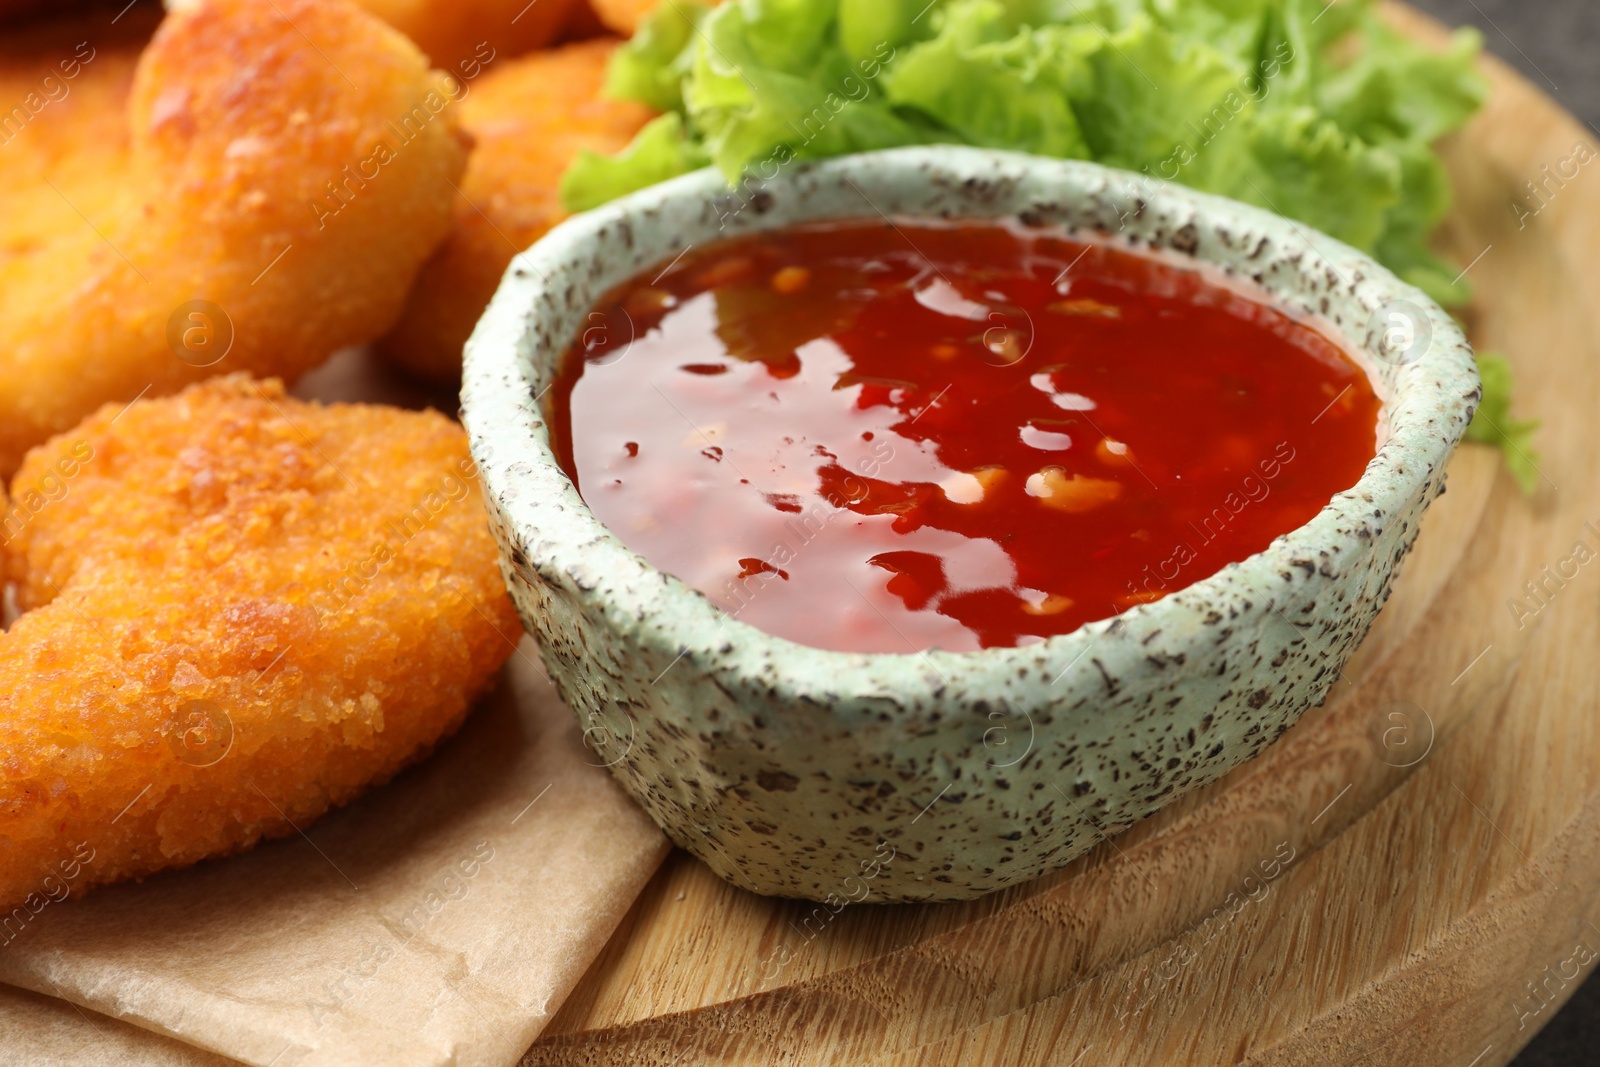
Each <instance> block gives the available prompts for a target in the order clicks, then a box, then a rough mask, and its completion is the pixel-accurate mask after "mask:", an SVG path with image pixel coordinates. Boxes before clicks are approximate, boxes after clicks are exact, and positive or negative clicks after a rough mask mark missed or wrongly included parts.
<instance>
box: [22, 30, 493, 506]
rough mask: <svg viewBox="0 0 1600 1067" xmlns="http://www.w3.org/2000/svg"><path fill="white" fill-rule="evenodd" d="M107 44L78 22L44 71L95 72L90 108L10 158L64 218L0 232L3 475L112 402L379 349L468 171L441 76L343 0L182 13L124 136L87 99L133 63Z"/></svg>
mask: <svg viewBox="0 0 1600 1067" xmlns="http://www.w3.org/2000/svg"><path fill="white" fill-rule="evenodd" d="M89 18H91V16H85V19H89ZM103 22H104V17H100V18H99V23H103ZM99 23H94V24H93V25H98V24H99ZM96 39H98V33H97V32H96V33H87V35H86V36H79V31H77V29H76V28H75V27H71V26H69V27H66V28H64V29H63V31H62V32H61V36H60V38H59V46H58V47H56V48H55V49H53V50H52V51H51V52H50V53H47V55H46V59H47V61H54V60H55V59H56V55H55V53H59V58H60V59H67V58H77V59H78V60H79V62H80V64H81V73H80V74H79V75H78V78H77V79H76V80H75V81H74V83H73V84H72V86H71V89H72V90H73V91H76V92H77V93H78V94H79V97H78V98H74V96H73V95H71V93H69V94H68V95H67V96H66V97H65V98H64V99H62V100H61V101H59V103H54V104H51V105H50V107H47V108H45V109H43V110H41V111H40V112H39V113H38V115H37V116H36V117H34V118H33V119H32V120H31V121H30V122H29V123H27V125H25V126H24V127H23V128H21V129H20V130H18V131H17V134H16V136H15V137H13V138H12V139H11V140H10V141H9V143H7V144H6V145H5V151H4V152H3V153H0V181H3V182H4V183H5V185H6V186H7V189H8V195H12V194H13V190H20V191H21V192H22V195H23V196H24V197H26V198H27V200H28V202H31V203H43V204H50V205H52V208H51V210H50V211H49V212H48V215H47V220H48V224H47V225H46V226H41V225H40V224H39V223H38V222H37V221H35V220H33V219H30V218H24V217H21V216H20V215H19V214H18V213H13V212H7V213H6V215H5V218H4V220H3V221H0V473H7V474H8V473H10V472H11V471H13V470H15V469H16V466H17V463H18V462H19V461H20V460H21V458H22V454H23V452H24V451H26V450H27V449H28V448H29V447H31V446H32V445H35V444H38V443H39V442H40V441H42V440H44V439H45V438H46V437H48V436H50V435H51V434H52V433H58V432H61V431H63V430H66V429H69V428H70V427H71V426H73V425H74V424H75V423H77V422H78V420H79V419H81V418H83V417H84V416H85V415H87V414H88V413H89V412H91V411H93V410H94V409H95V408H96V407H98V406H99V405H100V404H102V403H105V402H107V401H112V400H117V399H122V400H123V401H124V402H126V401H127V400H130V399H132V398H133V397H134V396H136V395H140V394H141V393H146V392H148V394H149V395H160V394H163V393H170V392H173V391H175V390H177V389H180V388H182V387H183V386H184V385H185V384H188V383H190V382H193V381H196V380H199V379H201V378H204V377H208V376H210V375H213V374H216V373H218V371H219V370H247V371H251V372H254V373H262V374H274V375H282V376H286V377H291V378H292V377H297V376H298V375H300V374H302V373H303V372H305V371H307V370H309V369H310V368H312V367H314V366H316V365H317V364H318V363H321V362H322V361H323V360H325V359H326V358H327V357H328V356H329V355H330V354H331V353H333V352H334V351H335V350H337V349H339V348H342V347H344V346H347V345H352V344H359V343H362V342H365V341H369V340H372V339H373V338H375V337H377V336H379V335H381V334H383V333H384V332H385V331H386V330H388V328H389V327H390V325H391V324H392V323H393V322H394V319H395V317H396V315H397V314H398V313H399V311H400V306H401V303H402V301H403V300H404V299H405V293H406V290H407V288H408V287H409V286H410V283H411V280H412V278H413V277H414V275H415V274H416V271H417V268H418V267H419V266H421V264H422V262H423V261H424V260H425V259H426V258H427V257H428V255H429V254H430V253H431V252H432V251H433V249H434V248H435V246H437V245H438V243H439V241H440V240H441V239H442V238H443V237H444V235H445V233H446V231H447V230H448V229H449V227H450V224H451V213H450V212H451V204H452V203H453V200H454V197H455V183H456V181H457V180H458V179H459V178H460V176H461V173H462V171H463V169H464V167H465V165H466V151H467V146H466V141H465V139H464V138H463V136H462V135H461V132H460V130H459V128H458V127H457V124H456V118H455V114H454V111H453V110H452V108H451V107H450V106H449V90H448V85H447V83H446V81H445V80H444V76H443V75H441V74H439V73H437V72H433V71H430V70H429V68H428V65H427V63H426V61H425V60H424V59H423V57H422V55H421V53H420V52H418V50H417V48H416V47H415V46H414V45H413V44H411V42H409V41H407V40H406V39H405V38H404V37H402V36H401V35H400V34H399V33H397V32H395V31H394V30H392V29H390V28H389V27H388V26H386V25H384V24H383V23H382V22H380V21H378V20H377V19H375V18H373V17H372V16H371V15H368V14H367V13H366V12H364V11H362V10H360V9H358V8H356V7H354V6H352V5H350V4H347V3H344V2H342V0H333V2H319V0H276V2H275V3H271V4H262V3H258V2H255V0H208V2H206V3H202V4H199V5H197V6H195V7H193V8H192V9H189V10H185V11H182V12H177V13H174V14H171V15H169V16H168V17H167V19H166V20H165V21H164V22H163V23H162V25H161V28H160V30H159V31H157V33H156V35H155V38H154V39H153V40H152V41H151V43H150V45H149V47H148V48H147V49H146V50H145V51H144V53H143V55H142V56H141V57H140V59H139V61H138V67H137V70H136V72H135V73H134V75H133V80H132V86H131V90H130V95H129V97H128V99H127V102H126V112H125V115H124V119H123V121H124V122H125V124H126V134H125V137H124V138H123V139H121V142H122V143H121V144H120V145H118V144H113V145H111V146H107V145H106V143H105V138H104V137H103V131H104V129H105V126H106V124H107V121H108V116H107V114H106V112H105V109H104V108H103V107H100V108H97V107H94V106H87V105H90V104H91V101H90V100H89V99H85V98H84V97H86V96H87V95H88V94H86V93H85V90H87V89H90V88H92V87H93V88H95V89H96V91H98V92H101V94H102V95H105V93H106V92H107V91H109V90H110V89H112V88H114V87H115V85H117V84H119V82H118V81H117V80H116V79H117V78H118V77H119V74H118V72H119V71H120V70H122V69H123V68H122V66H121V64H120V63H119V62H118V61H117V59H116V54H115V53H114V52H112V50H110V49H108V53H111V54H108V55H107V56H105V57H103V58H104V59H105V60H106V61H107V62H105V63H104V65H100V64H101V62H102V57H101V56H99V55H98V54H96V55H95V56H94V57H93V58H92V59H89V60H88V61H86V62H85V61H84V59H83V56H81V55H77V54H76V52H75V50H76V48H77V42H78V41H79V40H84V41H86V42H87V47H88V48H89V49H90V50H94V49H95V48H96V45H95V44H94V41H95V40H96ZM102 71H104V72H105V79H106V81H105V82H104V83H102V80H101V72H102ZM51 108H54V109H55V110H54V111H52V110H51ZM80 153H81V156H82V158H79V156H80ZM202 302H203V303H202ZM196 316H198V317H196Z"/></svg>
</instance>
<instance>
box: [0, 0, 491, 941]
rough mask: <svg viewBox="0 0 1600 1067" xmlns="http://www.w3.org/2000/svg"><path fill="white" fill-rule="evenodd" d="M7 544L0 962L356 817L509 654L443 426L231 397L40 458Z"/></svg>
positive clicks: (12, 517) (123, 423)
mask: <svg viewBox="0 0 1600 1067" xmlns="http://www.w3.org/2000/svg"><path fill="white" fill-rule="evenodd" d="M279 2H280V3H281V2H282V0H279ZM0 537H3V538H4V540H5V548H4V552H5V553H6V557H7V560H8V566H9V570H10V574H11V577H12V579H13V580H14V581H15V582H16V583H17V598H18V602H19V606H20V607H21V608H22V609H23V611H24V613H23V614H22V615H21V616H20V618H18V619H17V621H16V622H15V623H14V624H13V626H12V627H11V629H10V630H9V631H7V632H6V633H4V634H0V942H3V941H4V940H7V939H8V937H7V933H8V931H7V928H6V926H5V922H4V920H5V919H6V918H7V917H8V913H9V915H10V916H14V915H15V914H16V911H14V910H13V909H17V910H20V911H36V910H37V909H38V908H39V907H42V906H43V904H42V903H41V901H44V900H46V899H61V898H64V897H65V896H67V895H77V894H80V893H82V892H84V891H85V890H87V889H88V888H89V887H91V886H95V885H101V884H105V883H108V882H114V881H117V880H119V879H125V878H130V877H141V876H144V875H148V874H151V873H153V872H156V871H161V870H166V869H169V868H174V867H182V866H186V865H188V864H192V863H194V862H196V861H198V860H201V859H204V858H206V857H210V856H221V855H225V854H227V853H231V852H237V851H239V850H241V849H246V848H249V847H250V846H252V845H254V844H255V843H256V842H258V841H260V840H261V839H263V838H271V837H278V836H282V835H285V834H289V833H293V832H294V831H295V829H296V828H297V827H298V828H304V827H305V825H306V824H307V823H308V822H309V821H311V820H313V819H315V818H317V817H318V816H319V815H321V814H323V813H324V812H325V811H327V810H328V809H329V808H330V807H334V806H337V805H341V804H345V803H347V802H349V801H350V800H352V799H353V798H355V797H356V796H357V795H358V794H360V793H361V792H362V791H363V790H365V789H367V788H368V787H369V786H372V785H374V784H375V783H378V782H382V781H384V780H386V779H388V778H389V777H391V776H392V775H394V774H395V773H396V772H397V771H399V770H400V769H401V768H403V767H405V766H406V765H407V764H409V763H412V762H414V761H415V760H417V759H419V758H421V757H422V756H423V755H425V754H426V753H427V752H428V751H429V750H430V749H431V748H432V746H433V745H435V744H436V743H437V742H438V741H439V740H440V739H441V738H442V737H445V736H446V735H448V734H450V733H451V732H452V731H454V730H455V729H456V728H457V726H459V725H460V723H461V721H462V719H463V718H464V716H465V715H466V713H467V710H468V707H469V705H470V704H471V703H472V701H473V700H474V698H475V697H476V696H477V695H478V694H479V693H480V692H482V691H483V689H484V688H485V687H486V686H487V685H488V684H489V682H490V680H491V679H492V677H493V676H494V674H495V672H496V671H497V670H498V669H499V667H500V665H501V664H502V663H503V662H504V661H505V659H506V658H507V656H508V655H509V654H510V653H511V651H512V650H513V647H514V646H513V644H512V641H513V640H514V639H515V638H517V637H519V636H520V635H521V628H520V626H519V625H518V622H517V617H516V614H515V613H514V611H513V609H512V607H511V604H510V601H509V599H508V597H507V595H506V591H505V586H504V584H503V582H502V579H501V575H500V570H499V565H498V561H497V557H498V553H497V550H496V547H495V543H494V540H493V538H492V537H491V536H490V532H489V529H488V524H487V520H486V518H485V514H484V509H483V503H482V499H481V497H480V495H479V490H478V487H477V484H476V468H475V467H474V465H473V463H472V460H471V458H470V457H469V455H468V452H467V443H466V437H465V435H464V434H463V432H462V431H461V429H460V427H458V426H457V425H456V424H455V423H453V422H452V421H450V420H449V419H447V418H445V417H444V416H442V415H439V414H436V413H434V412H424V413H416V412H408V411H402V410H399V409H395V408H385V407H374V406H366V405H343V404H339V405H330V406H321V405H318V404H312V403H306V402H301V401H298V400H293V399H290V398H288V397H286V396H285V395H284V392H283V387H282V385H281V384H280V383H278V382H275V381H267V382H257V381H255V380H253V379H250V378H248V377H246V376H244V375H230V376H227V377H224V378H217V379H213V380H211V381H209V382H206V383H202V384H200V385H196V386H193V387H191V388H189V389H187V390H185V391H184V392H182V393H180V394H179V395H177V396H174V397H169V398H165V399H161V400H147V401H141V402H140V403H137V404H135V405H133V407H131V408H129V409H127V410H126V411H123V410H122V409H121V408H120V406H113V405H108V406H106V407H105V408H104V409H102V410H101V411H100V412H99V413H97V414H95V415H94V416H92V417H91V418H89V419H88V420H86V421H85V422H84V423H83V424H82V425H80V426H78V427H77V428H76V429H74V430H72V431H70V432H68V433H66V434H64V435H61V436H59V437H56V438H54V439H53V440H51V441H49V442H47V443H46V444H44V445H42V446H40V447H39V448H36V449H34V450H33V451H32V452H31V453H30V454H29V456H28V459H27V461H26V463H24V465H23V468H22V470H21V471H20V472H19V473H18V475H17V477H16V479H15V481H14V483H13V486H12V493H11V501H10V503H9V505H8V510H7V511H6V513H5V514H4V515H3V516H0ZM86 856H87V857H91V858H90V859H85V857H86ZM26 919H27V916H26V915H24V916H23V917H22V921H24V922H25V921H26ZM9 933H10V936H15V931H14V929H13V930H11V931H9Z"/></svg>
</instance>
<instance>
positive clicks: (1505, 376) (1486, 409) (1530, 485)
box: [1467, 352, 1543, 496]
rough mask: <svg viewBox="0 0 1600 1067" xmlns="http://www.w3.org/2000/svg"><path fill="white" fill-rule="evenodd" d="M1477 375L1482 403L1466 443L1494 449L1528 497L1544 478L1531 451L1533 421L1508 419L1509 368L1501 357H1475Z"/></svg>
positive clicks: (1468, 429)
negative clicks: (1478, 376) (1481, 393)
mask: <svg viewBox="0 0 1600 1067" xmlns="http://www.w3.org/2000/svg"><path fill="white" fill-rule="evenodd" d="M1478 374H1479V375H1480V376H1481V377H1482V378H1483V400H1482V401H1480V402H1479V404H1478V412H1477V414H1476V415H1474V416H1473V417H1472V424H1471V425H1469V426H1468V427H1467V440H1468V441H1475V442H1477V443H1478V444H1483V445H1493V446H1494V447H1495V448H1498V449H1499V450H1500V453H1501V455H1502V456H1504V457H1505V465H1506V469H1507V470H1508V471H1510V472H1511V476H1512V477H1513V478H1515V479H1516V480H1517V484H1518V485H1519V486H1521V487H1522V491H1523V492H1524V493H1526V494H1528V495H1529V496H1532V495H1533V491H1534V489H1535V488H1537V487H1538V485H1539V479H1540V478H1542V477H1543V475H1542V474H1540V472H1539V453H1538V452H1536V451H1534V448H1533V432H1534V431H1535V430H1537V429H1538V428H1539V423H1538V422H1537V421H1535V420H1519V419H1513V418H1512V417H1511V364H1510V363H1509V362H1507V361H1506V358H1505V357H1504V356H1496V355H1491V354H1489V353H1487V352H1481V353H1479V354H1478Z"/></svg>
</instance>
